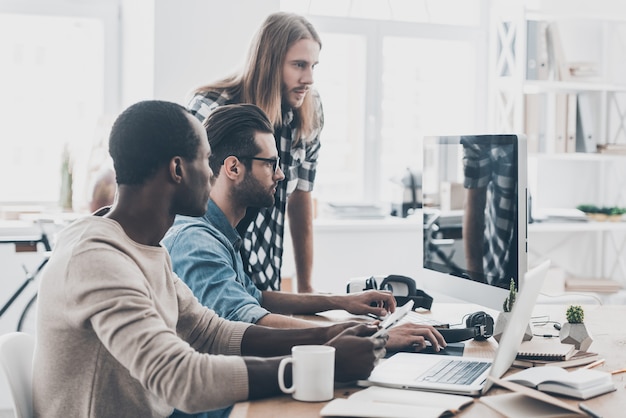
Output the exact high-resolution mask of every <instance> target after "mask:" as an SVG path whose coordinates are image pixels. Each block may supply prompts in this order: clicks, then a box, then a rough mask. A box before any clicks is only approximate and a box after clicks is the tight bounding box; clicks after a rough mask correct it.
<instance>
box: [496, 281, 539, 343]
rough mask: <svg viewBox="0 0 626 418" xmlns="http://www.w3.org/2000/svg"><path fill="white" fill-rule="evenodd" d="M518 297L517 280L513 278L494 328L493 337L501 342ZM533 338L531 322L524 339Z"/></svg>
mask: <svg viewBox="0 0 626 418" xmlns="http://www.w3.org/2000/svg"><path fill="white" fill-rule="evenodd" d="M516 297H517V289H516V288H515V280H514V279H513V278H511V283H510V284H509V295H508V296H507V297H506V299H504V303H503V304H502V312H500V314H499V315H498V319H497V320H496V325H495V326H494V328H493V338H495V339H496V341H498V342H500V337H502V333H503V332H504V330H505V329H506V327H507V326H508V324H509V319H510V317H511V311H512V310H513V305H514V304H515V298H516ZM531 338H533V332H532V330H531V328H530V324H529V325H528V327H527V328H526V332H525V333H524V341H528V340H530V339H531Z"/></svg>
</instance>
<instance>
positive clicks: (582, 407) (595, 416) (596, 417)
mask: <svg viewBox="0 0 626 418" xmlns="http://www.w3.org/2000/svg"><path fill="white" fill-rule="evenodd" d="M578 407H579V408H580V410H581V411H583V412H584V413H586V414H587V415H589V416H590V417H592V418H602V415H598V414H596V413H595V412H593V411H592V410H591V409H589V407H588V406H587V405H585V404H583V403H579V404H578Z"/></svg>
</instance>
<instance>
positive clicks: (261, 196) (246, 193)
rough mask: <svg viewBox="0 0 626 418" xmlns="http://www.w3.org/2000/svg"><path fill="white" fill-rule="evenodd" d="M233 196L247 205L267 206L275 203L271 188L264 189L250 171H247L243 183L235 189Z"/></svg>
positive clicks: (253, 206)
mask: <svg viewBox="0 0 626 418" xmlns="http://www.w3.org/2000/svg"><path fill="white" fill-rule="evenodd" d="M233 197H234V198H235V199H237V201H239V202H241V203H242V204H243V206H245V207H251V208H267V207H270V206H273V205H274V195H273V194H272V192H271V190H266V189H264V188H263V187H262V186H261V185H260V184H259V182H258V181H257V179H256V178H255V177H254V176H253V175H252V174H251V173H250V172H247V173H246V176H245V177H244V179H243V181H242V182H241V184H240V185H239V186H238V187H237V188H236V189H235V190H233Z"/></svg>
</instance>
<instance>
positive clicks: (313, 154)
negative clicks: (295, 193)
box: [296, 91, 324, 192]
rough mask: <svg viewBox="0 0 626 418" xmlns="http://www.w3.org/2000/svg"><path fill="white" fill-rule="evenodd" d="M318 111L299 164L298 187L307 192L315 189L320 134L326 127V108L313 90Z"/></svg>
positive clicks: (304, 144) (316, 110)
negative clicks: (324, 108)
mask: <svg viewBox="0 0 626 418" xmlns="http://www.w3.org/2000/svg"><path fill="white" fill-rule="evenodd" d="M313 97H314V101H315V113H316V118H317V120H316V128H315V130H314V132H313V133H312V134H311V136H310V137H309V138H308V139H306V140H305V141H304V143H303V144H302V145H303V146H304V159H303V160H302V162H301V164H300V165H299V166H298V184H297V186H296V188H297V189H298V190H302V191H305V192H310V191H312V190H313V185H314V183H315V173H316V170H317V159H318V157H319V151H320V147H321V142H320V134H321V131H322V128H323V127H324V110H323V108H322V101H321V99H320V97H319V94H318V93H317V92H316V91H313Z"/></svg>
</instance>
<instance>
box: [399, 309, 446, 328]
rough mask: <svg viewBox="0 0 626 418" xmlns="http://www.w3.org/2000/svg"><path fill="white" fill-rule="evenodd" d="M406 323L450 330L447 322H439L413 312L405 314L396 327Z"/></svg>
mask: <svg viewBox="0 0 626 418" xmlns="http://www.w3.org/2000/svg"><path fill="white" fill-rule="evenodd" d="M407 322H408V323H410V324H417V325H432V326H433V327H435V328H450V324H448V323H447V322H443V321H440V320H438V319H436V318H432V317H430V316H426V315H422V314H420V313H417V312H415V311H411V312H409V313H407V314H406V316H405V317H404V318H402V319H401V320H400V321H398V324H397V325H401V324H405V323H407Z"/></svg>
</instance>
